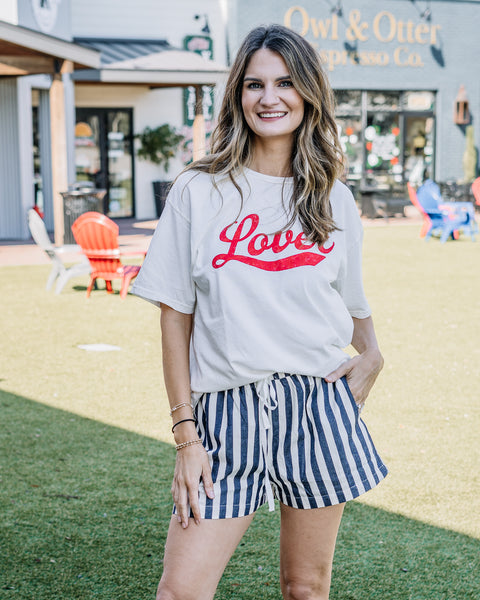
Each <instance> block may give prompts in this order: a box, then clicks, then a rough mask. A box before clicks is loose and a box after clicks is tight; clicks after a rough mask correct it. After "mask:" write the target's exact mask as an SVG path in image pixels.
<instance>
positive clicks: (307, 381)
mask: <svg viewBox="0 0 480 600" xmlns="http://www.w3.org/2000/svg"><path fill="white" fill-rule="evenodd" d="M194 414H195V418H196V421H197V429H198V434H199V436H200V437H201V439H202V443H203V446H204V447H205V449H206V451H207V454H208V457H209V461H210V465H211V468H212V478H213V482H214V491H215V498H214V499H213V500H211V499H210V498H208V497H207V496H206V494H205V491H204V489H203V484H202V482H200V489H199V504H200V512H201V514H202V517H203V518H205V519H224V518H232V517H241V516H245V515H248V514H251V513H253V512H255V511H256V510H257V509H258V508H259V507H260V506H261V505H262V504H264V503H268V506H269V509H270V510H273V509H274V498H277V499H278V500H279V501H280V502H282V503H284V504H286V505H288V506H291V507H295V508H319V507H323V506H330V505H333V504H339V503H342V502H345V501H347V500H351V499H353V498H356V497H357V496H359V495H360V494H363V493H364V492H366V491H368V490H369V489H371V488H373V487H374V486H375V485H377V484H378V483H379V482H380V481H381V480H382V479H383V478H384V477H385V475H386V474H387V468H386V467H385V465H384V464H383V462H382V461H381V459H380V457H379V456H378V454H377V451H376V450H375V447H374V445H373V442H372V440H371V438H370V435H369V433H368V431H367V428H366V426H365V424H364V423H363V421H362V420H361V419H360V410H359V408H358V406H357V405H356V403H355V400H354V399H353V396H352V394H351V392H350V390H349V388H348V384H347V382H346V379H345V378H342V379H340V380H338V381H337V382H335V383H327V382H326V381H325V380H324V379H322V378H319V377H311V376H304V375H288V374H285V373H275V374H273V375H271V376H269V377H267V378H265V379H263V380H261V381H259V382H255V383H251V384H248V385H244V386H241V387H237V388H233V389H230V390H226V391H222V392H214V393H206V394H202V395H201V396H200V397H199V399H198V402H197V403H196V405H195V407H194ZM174 512H175V508H174Z"/></svg>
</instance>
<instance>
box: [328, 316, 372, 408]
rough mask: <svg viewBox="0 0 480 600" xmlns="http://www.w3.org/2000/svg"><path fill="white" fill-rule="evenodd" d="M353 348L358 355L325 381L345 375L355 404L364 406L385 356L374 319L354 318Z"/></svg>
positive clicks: (334, 379) (332, 380) (331, 380)
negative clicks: (376, 333)
mask: <svg viewBox="0 0 480 600" xmlns="http://www.w3.org/2000/svg"><path fill="white" fill-rule="evenodd" d="M352 346H353V347H354V348H355V350H356V351H357V352H358V355H357V356H354V357H353V358H351V359H350V360H347V361H346V362H344V363H343V364H341V365H340V366H339V367H338V369H336V370H335V371H333V372H332V373H330V374H329V375H327V377H325V381H329V382H334V381H337V379H340V377H343V376H344V375H345V376H346V377H347V381H348V385H349V387H350V391H351V392H352V394H353V397H354V398H355V402H356V403H357V404H358V405H359V406H363V404H365V400H366V399H367V396H368V394H369V392H370V390H371V389H372V387H373V384H374V383H375V380H376V379H377V377H378V374H379V373H380V371H381V370H382V368H383V356H382V354H381V352H380V349H379V347H378V342H377V338H376V336H375V329H374V327H373V320H372V317H367V318H366V319H356V318H355V317H353V338H352Z"/></svg>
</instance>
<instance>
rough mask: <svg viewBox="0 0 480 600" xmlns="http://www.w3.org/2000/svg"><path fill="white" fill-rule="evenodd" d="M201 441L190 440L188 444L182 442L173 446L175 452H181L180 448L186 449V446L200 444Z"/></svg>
mask: <svg viewBox="0 0 480 600" xmlns="http://www.w3.org/2000/svg"><path fill="white" fill-rule="evenodd" d="M201 443H202V440H201V439H198V440H190V441H189V442H182V443H181V444H177V445H176V446H175V450H177V452H178V450H181V449H182V448H186V447H187V446H193V445H194V444H201Z"/></svg>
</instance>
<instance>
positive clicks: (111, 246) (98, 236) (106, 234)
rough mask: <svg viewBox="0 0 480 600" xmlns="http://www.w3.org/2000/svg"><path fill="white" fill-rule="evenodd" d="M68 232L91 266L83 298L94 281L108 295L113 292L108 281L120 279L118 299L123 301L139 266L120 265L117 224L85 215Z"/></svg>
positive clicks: (100, 216) (99, 215) (95, 213)
mask: <svg viewBox="0 0 480 600" xmlns="http://www.w3.org/2000/svg"><path fill="white" fill-rule="evenodd" d="M72 232H73V236H74V238H75V240H76V242H77V244H78V245H79V246H80V247H81V249H82V252H83V253H84V254H85V256H86V257H87V258H88V260H89V262H90V265H91V267H92V272H91V275H90V283H89V285H88V288H87V298H88V297H89V296H90V292H91V291H92V288H93V286H94V284H95V280H96V279H98V278H100V279H104V280H105V284H106V288H107V292H108V293H109V294H111V293H113V289H112V280H113V279H121V280H122V287H121V290H120V298H125V296H126V295H127V292H128V286H129V285H130V282H131V281H132V279H134V278H135V277H136V276H137V275H138V272H139V271H140V267H139V266H138V265H123V264H122V262H121V260H120V249H119V247H118V225H117V224H116V223H115V222H114V221H112V219H109V218H108V217H107V216H106V215H102V214H101V213H98V212H87V213H84V214H83V215H81V216H80V217H78V219H77V220H76V221H75V222H74V223H73V225H72ZM129 254H130V253H129Z"/></svg>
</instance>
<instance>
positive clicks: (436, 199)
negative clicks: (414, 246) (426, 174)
mask: <svg viewBox="0 0 480 600" xmlns="http://www.w3.org/2000/svg"><path fill="white" fill-rule="evenodd" d="M417 198H418V201H419V202H420V204H421V206H422V208H423V209H424V211H425V213H426V214H427V215H428V217H429V218H430V220H431V222H432V224H431V227H430V229H429V230H428V231H427V234H426V236H425V238H426V239H429V238H430V237H431V235H432V233H433V232H434V230H438V231H439V232H440V242H441V243H442V244H443V243H445V242H446V241H447V239H448V238H449V237H451V238H452V239H455V237H456V236H455V232H457V231H458V230H460V229H462V230H463V231H464V232H465V233H469V234H470V237H471V238H472V240H474V239H475V237H474V235H475V231H476V226H477V224H476V222H475V217H474V216H473V217H472V214H470V212H469V211H467V210H461V207H460V206H456V203H443V202H442V196H441V193H440V188H439V186H438V185H437V184H436V183H435V182H434V181H432V180H431V179H427V180H426V181H425V183H424V184H423V185H422V186H420V187H419V188H418V190H417ZM457 209H459V210H457Z"/></svg>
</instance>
